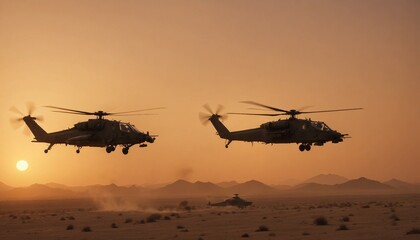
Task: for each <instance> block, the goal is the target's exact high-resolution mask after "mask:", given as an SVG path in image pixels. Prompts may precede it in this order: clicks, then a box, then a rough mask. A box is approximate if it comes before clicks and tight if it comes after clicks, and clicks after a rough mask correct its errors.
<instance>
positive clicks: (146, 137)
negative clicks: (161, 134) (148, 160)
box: [144, 133, 155, 143]
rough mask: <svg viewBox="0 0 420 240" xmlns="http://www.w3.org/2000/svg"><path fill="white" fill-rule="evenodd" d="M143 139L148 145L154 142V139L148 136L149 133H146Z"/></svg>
mask: <svg viewBox="0 0 420 240" xmlns="http://www.w3.org/2000/svg"><path fill="white" fill-rule="evenodd" d="M144 137H145V140H146V142H149V143H153V142H155V138H154V137H151V136H150V135H149V133H147V134H146V135H145V136H144Z"/></svg>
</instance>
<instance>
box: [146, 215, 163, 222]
mask: <svg viewBox="0 0 420 240" xmlns="http://www.w3.org/2000/svg"><path fill="white" fill-rule="evenodd" d="M161 218H162V215H161V214H160V213H152V214H150V216H148V217H147V218H146V222H156V221H157V220H160V219H161Z"/></svg>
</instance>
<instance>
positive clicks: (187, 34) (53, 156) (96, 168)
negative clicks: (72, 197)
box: [0, 0, 420, 186]
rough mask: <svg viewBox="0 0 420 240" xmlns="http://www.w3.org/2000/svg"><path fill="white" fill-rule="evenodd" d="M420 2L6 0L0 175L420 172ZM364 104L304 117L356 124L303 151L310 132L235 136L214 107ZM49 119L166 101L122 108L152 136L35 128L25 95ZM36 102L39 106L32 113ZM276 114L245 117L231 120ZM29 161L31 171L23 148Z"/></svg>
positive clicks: (402, 175)
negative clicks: (87, 142) (252, 138)
mask: <svg viewBox="0 0 420 240" xmlns="http://www.w3.org/2000/svg"><path fill="white" fill-rule="evenodd" d="M419 12H420V2H419V1H316V2H315V1H294V0H293V1H292V0H290V1H4V0H1V1H0V43H1V44H0V81H1V88H0V100H1V101H0V112H1V115H0V117H1V121H2V124H0V132H1V134H0V148H1V151H0V159H1V160H0V181H1V182H4V183H7V184H8V185H12V186H26V185H29V184H32V183H36V182H37V183H46V182H59V183H63V184H67V185H88V184H96V183H101V184H108V183H116V184H120V185H124V184H144V183H165V182H171V181H173V180H175V179H178V178H183V179H186V180H190V181H196V180H200V181H212V182H218V181H225V180H236V181H247V180H250V179H258V180H260V181H263V182H266V183H272V184H277V183H281V182H283V181H285V180H287V179H300V180H304V179H306V178H308V177H311V176H314V175H317V174H319V173H335V174H339V175H342V176H345V177H348V178H357V177H360V176H365V177H369V178H373V179H378V180H388V179H390V178H399V179H402V180H405V181H410V182H420V175H419V174H418V166H419V160H420V153H419V151H418V149H417V147H418V146H417V139H418V136H419V133H420V131H419V130H420V128H419V123H418V118H419V117H420V110H419V107H418V103H419V102H420V97H419V94H418V92H419V89H420V88H419V87H420V82H419V79H420V68H419V65H418V63H419V59H420V45H419V43H420V32H419V29H420V14H419ZM242 100H253V101H257V102H261V103H264V104H268V105H272V106H276V107H279V108H283V109H292V108H296V109H298V108H301V107H303V106H314V107H312V108H310V109H311V110H318V109H334V108H349V107H363V108H364V110H362V111H354V112H342V113H331V114H316V115H315V114H313V115H307V116H302V117H308V118H309V117H310V118H311V119H315V120H320V121H324V122H326V123H327V124H328V125H329V126H330V127H331V128H332V129H335V130H338V131H340V132H342V133H349V134H350V135H351V136H352V138H351V139H346V140H345V141H344V142H343V143H340V144H331V143H328V144H326V145H325V146H324V147H314V148H313V150H312V151H310V152H303V153H302V152H300V151H299V150H298V145H296V144H285V145H284V144H279V145H273V146H270V145H264V144H260V143H254V144H253V145H251V144H250V143H241V142H233V143H232V144H231V145H230V148H229V149H225V148H224V141H223V140H222V139H220V138H219V137H218V136H216V135H215V134H214V133H215V130H214V128H213V127H212V126H211V125H207V126H202V125H201V124H200V122H199V120H198V113H199V112H202V111H204V110H203V108H202V105H203V104H205V103H209V104H210V105H211V106H213V107H216V106H217V104H222V105H224V106H225V109H226V111H245V110H247V108H248V106H246V105H244V104H241V103H239V101H242ZM28 101H32V102H34V103H36V104H37V105H38V109H37V111H36V113H35V115H42V116H44V118H45V121H44V122H42V123H40V125H41V126H42V127H43V128H44V129H45V130H46V131H48V132H51V131H57V130H61V129H67V128H69V127H72V126H73V124H74V123H77V122H80V121H84V120H86V119H87V118H85V117H83V116H77V115H66V114H59V113H53V112H51V111H50V110H48V109H46V108H43V107H41V106H45V105H54V106H60V107H66V108H73V109H80V110H85V111H97V110H105V111H130V110H136V109H142V108H151V107H162V106H163V107H166V108H167V109H166V110H161V111H158V113H159V115H156V116H134V117H124V118H123V117H121V118H112V119H117V120H122V121H127V122H131V123H133V124H135V125H136V126H137V128H139V129H140V130H141V131H150V132H151V133H152V134H158V135H159V137H158V139H157V140H156V142H155V143H153V144H149V147H147V148H142V149H140V148H138V147H133V148H132V149H131V150H130V153H129V154H128V155H126V156H125V155H123V154H122V153H121V149H120V148H118V149H117V151H115V152H114V153H111V154H107V153H106V152H105V149H99V148H83V149H82V150H81V153H80V154H76V153H75V150H76V149H75V148H74V147H72V146H67V147H65V146H61V145H59V146H54V147H53V148H52V150H51V151H50V152H49V153H48V154H45V153H44V152H43V150H44V149H45V148H46V147H47V145H46V144H38V143H31V140H32V136H31V137H27V136H25V135H23V134H22V133H21V131H20V130H19V131H16V130H14V129H13V128H12V127H11V126H10V124H9V119H10V118H11V117H18V116H16V115H14V114H13V113H12V112H10V111H9V108H10V107H11V106H16V107H17V108H19V109H20V110H21V111H22V112H25V111H26V110H25V103H26V102H28ZM25 113H26V112H25ZM272 120H276V118H268V117H251V116H229V119H228V120H227V121H225V122H224V123H225V124H226V126H227V127H228V128H229V129H230V130H240V129H244V128H253V127H256V126H259V124H261V123H263V122H267V121H272ZM21 159H24V160H26V161H28V163H29V168H28V170H27V171H25V172H19V171H18V170H17V169H16V167H15V165H16V162H17V161H18V160H21Z"/></svg>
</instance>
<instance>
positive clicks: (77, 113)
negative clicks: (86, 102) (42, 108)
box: [52, 111, 94, 115]
mask: <svg viewBox="0 0 420 240" xmlns="http://www.w3.org/2000/svg"><path fill="white" fill-rule="evenodd" d="M52 112H57V113H67V114H76V115H94V114H93V113H79V112H67V111H52Z"/></svg>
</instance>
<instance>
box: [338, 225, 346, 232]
mask: <svg viewBox="0 0 420 240" xmlns="http://www.w3.org/2000/svg"><path fill="white" fill-rule="evenodd" d="M342 230H349V228H348V227H347V225H346V224H341V225H340V226H339V227H338V228H337V231H342Z"/></svg>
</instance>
